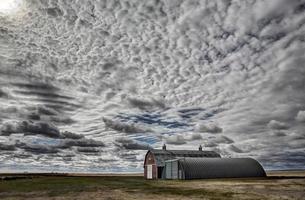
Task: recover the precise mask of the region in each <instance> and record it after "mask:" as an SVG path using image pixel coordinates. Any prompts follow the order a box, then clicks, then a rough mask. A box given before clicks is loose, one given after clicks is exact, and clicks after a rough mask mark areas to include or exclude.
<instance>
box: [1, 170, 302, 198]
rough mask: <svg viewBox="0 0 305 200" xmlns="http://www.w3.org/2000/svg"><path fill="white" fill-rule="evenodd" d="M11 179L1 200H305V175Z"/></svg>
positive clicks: (283, 172) (279, 173) (3, 186)
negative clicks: (177, 178)
mask: <svg viewBox="0 0 305 200" xmlns="http://www.w3.org/2000/svg"><path fill="white" fill-rule="evenodd" d="M2 176H4V175H2ZM0 177H1V175H0ZM6 177H8V178H5V179H3V180H1V179H0V199H1V200H15V199H18V200H19V199H31V200H38V199H39V200H40V199H41V200H42V199H43V200H51V199H52V200H66V199H67V200H72V199H73V200H74V199H81V200H88V199H89V200H95V199H96V200H97V199H99V200H100V199H107V200H116V199H117V200H127V199H141V200H145V199H158V200H163V199H168V200H179V199H181V200H182V199H187V200H191V199H212V200H216V199H234V200H235V199H236V200H238V199H257V200H261V199H262V200H264V199H266V200H269V199H271V200H272V199H274V200H276V199H305V171H295V172H291V171H278V172H270V173H268V177H266V178H251V179H250V178H243V179H201V180H186V181H185V180H145V179H144V178H143V177H142V176H139V175H120V176H119V175H99V176H97V175H91V176H89V175H86V174H82V175H77V174H74V176H73V175H67V174H66V175H64V176H63V175H57V176H55V175H54V176H51V175H48V176H43V175H30V174H27V175H24V176H21V175H18V176H17V175H16V176H15V177H12V175H10V177H9V176H8V175H6ZM16 177H17V178H16Z"/></svg>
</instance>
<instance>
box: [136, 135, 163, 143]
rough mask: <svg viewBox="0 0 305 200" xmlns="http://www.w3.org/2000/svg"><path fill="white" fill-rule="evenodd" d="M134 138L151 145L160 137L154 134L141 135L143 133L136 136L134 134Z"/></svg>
mask: <svg viewBox="0 0 305 200" xmlns="http://www.w3.org/2000/svg"><path fill="white" fill-rule="evenodd" d="M132 138H133V139H134V140H136V141H139V142H144V143H147V144H149V145H153V144H155V143H157V142H159V141H160V139H158V138H157V137H155V136H143V135H138V136H135V137H132Z"/></svg>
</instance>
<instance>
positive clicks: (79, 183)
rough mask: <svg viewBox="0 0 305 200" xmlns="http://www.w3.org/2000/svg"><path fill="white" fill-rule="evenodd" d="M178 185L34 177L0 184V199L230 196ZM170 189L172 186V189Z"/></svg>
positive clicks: (138, 179) (123, 179) (122, 179)
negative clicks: (89, 194) (107, 194)
mask: <svg viewBox="0 0 305 200" xmlns="http://www.w3.org/2000/svg"><path fill="white" fill-rule="evenodd" d="M181 183H182V182H181V181H149V180H145V179H143V177H135V176H111V177H110V176H109V177H107V176H105V177H37V178H33V179H20V180H10V181H0V198H1V196H2V197H5V196H6V197H7V196H12V195H16V194H17V195H20V194H22V193H29V192H44V193H46V194H47V195H48V196H60V195H64V194H67V193H77V192H82V191H96V190H99V189H110V190H114V189H120V190H122V191H123V192H127V193H130V194H132V193H137V192H140V193H143V194H156V195H178V196H187V197H192V196H193V197H210V199H223V198H231V197H232V196H233V193H231V192H224V191H215V190H213V191H212V190H207V189H192V188H185V187H183V186H182V184H181ZM171 185H175V187H173V186H171ZM177 185H178V187H177Z"/></svg>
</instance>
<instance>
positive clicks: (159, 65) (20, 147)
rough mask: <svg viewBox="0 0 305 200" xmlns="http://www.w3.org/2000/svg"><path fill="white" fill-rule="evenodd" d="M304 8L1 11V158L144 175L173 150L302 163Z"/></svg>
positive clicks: (44, 7) (271, 164) (92, 5)
mask: <svg viewBox="0 0 305 200" xmlns="http://www.w3.org/2000/svg"><path fill="white" fill-rule="evenodd" d="M304 5H305V1H304V0H291V1H289V3H287V1H284V0H270V1H264V0H253V1H246V2H245V1H239V0H227V1H225V0H223V1H222V0H215V1H202V0H198V1H197V0H195V1H180V0H171V1H165V0H160V1H154V0H152V1H138V0H135V1H128V0H115V1H91V0H88V1H82V2H80V1H74V0H72V1H69V2H68V1H57V0H49V1H33V0H24V1H23V5H22V8H21V9H19V11H18V12H17V13H15V14H14V15H10V16H9V17H8V16H2V15H1V16H0V45H1V48H0V85H1V88H0V128H1V133H0V150H1V153H0V163H4V164H3V165H5V166H6V167H7V166H9V167H11V168H12V167H14V169H18V167H19V169H22V170H30V169H39V170H41V169H45V170H48V169H60V170H72V169H73V170H80V171H82V170H89V171H141V170H142V166H141V165H142V163H143V154H145V150H146V149H148V148H150V147H152V148H160V147H161V146H162V144H163V143H167V144H169V148H179V149H197V146H198V145H199V144H202V145H203V146H204V149H206V150H215V151H217V152H219V153H220V154H221V155H222V156H236V157H238V156H241V157H246V156H251V157H254V158H257V159H259V160H260V161H261V162H262V164H263V165H264V166H265V167H267V168H272V169H274V168H279V169H283V168H290V169H292V168H304V166H303V165H304V160H305V158H304V151H305V149H304V146H305V138H304V130H305V125H304V123H303V122H304V110H305V103H304V102H305V95H304V92H303V91H304V89H305V88H304V87H305V78H304V77H305V67H304V63H305V58H304V50H305V37H304V33H305V25H304V20H305V14H304V13H305V12H304V11H305V9H304V8H305V6H304ZM195 146H196V148H194V147H195ZM283 149H285V151H283ZM59 166H60V167H59ZM0 168H1V164H0Z"/></svg>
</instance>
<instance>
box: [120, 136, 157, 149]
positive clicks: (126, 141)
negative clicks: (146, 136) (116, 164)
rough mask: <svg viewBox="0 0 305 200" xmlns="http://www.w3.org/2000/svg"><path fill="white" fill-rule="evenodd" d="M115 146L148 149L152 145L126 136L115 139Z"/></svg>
mask: <svg viewBox="0 0 305 200" xmlns="http://www.w3.org/2000/svg"><path fill="white" fill-rule="evenodd" d="M115 141H116V143H117V146H118V147H120V148H124V149H129V150H149V149H152V147H151V146H150V145H149V144H145V143H140V142H137V141H135V140H133V139H130V138H127V137H121V138H117V139H116V140H115Z"/></svg>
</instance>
